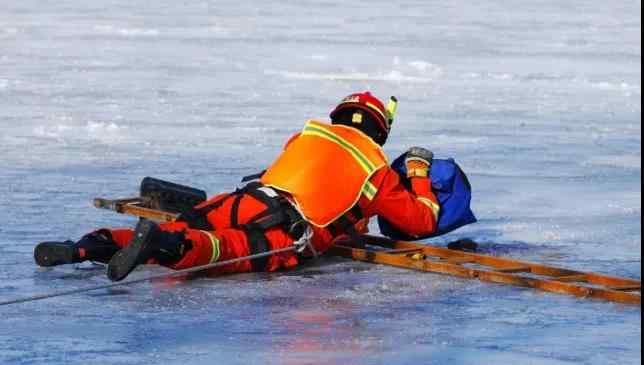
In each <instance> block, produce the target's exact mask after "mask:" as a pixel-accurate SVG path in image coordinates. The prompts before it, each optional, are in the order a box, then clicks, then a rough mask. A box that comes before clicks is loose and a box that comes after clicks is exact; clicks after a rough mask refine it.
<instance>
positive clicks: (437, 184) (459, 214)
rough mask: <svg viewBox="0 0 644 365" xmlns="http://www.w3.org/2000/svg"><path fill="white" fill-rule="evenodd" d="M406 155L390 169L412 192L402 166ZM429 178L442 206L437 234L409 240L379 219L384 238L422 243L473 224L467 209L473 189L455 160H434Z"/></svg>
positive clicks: (384, 220)
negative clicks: (420, 241) (427, 239)
mask: <svg viewBox="0 0 644 365" xmlns="http://www.w3.org/2000/svg"><path fill="white" fill-rule="evenodd" d="M406 156H407V154H403V155H402V156H400V157H398V158H397V159H396V160H395V161H394V163H393V164H392V165H391V167H392V168H393V169H394V170H395V171H396V172H397V173H398V175H400V180H401V181H402V182H403V185H405V187H406V188H407V190H409V191H411V182H410V181H409V179H408V178H407V167H406V166H405V157H406ZM429 176H430V177H431V179H432V190H433V191H434V194H436V198H438V202H439V204H440V206H441V212H440V214H439V217H438V229H437V231H436V232H435V233H434V234H431V235H428V236H424V237H410V236H408V235H406V234H404V233H402V232H400V231H399V230H398V229H397V228H396V227H394V226H393V225H392V224H391V223H389V222H388V221H387V220H386V219H384V218H382V217H380V216H379V217H378V225H379V226H380V232H381V233H382V234H383V235H385V236H387V237H390V238H393V239H397V240H405V241H413V240H421V239H426V238H431V237H438V236H442V235H444V234H447V233H449V232H452V231H454V230H456V229H458V228H460V227H463V226H465V225H468V224H472V223H475V222H476V217H475V216H474V213H473V212H472V210H471V208H470V202H471V201H472V186H471V185H470V182H469V180H468V179H467V176H466V175H465V173H464V172H463V170H461V168H460V166H458V164H457V163H456V162H455V161H454V159H451V158H450V159H447V160H439V159H435V160H434V162H433V164H432V168H431V170H430V173H429Z"/></svg>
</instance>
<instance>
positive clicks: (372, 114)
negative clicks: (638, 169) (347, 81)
mask: <svg viewBox="0 0 644 365" xmlns="http://www.w3.org/2000/svg"><path fill="white" fill-rule="evenodd" d="M396 105H397V100H396V98H395V97H391V100H390V102H389V105H387V107H386V108H385V105H384V104H383V103H382V102H381V101H380V100H378V98H376V97H375V96H373V95H371V93H370V92H368V91H366V92H364V93H357V94H352V95H349V96H347V97H346V98H344V99H342V101H341V102H340V104H339V105H338V106H337V107H336V108H335V110H333V111H332V112H331V120H332V121H333V124H344V125H349V126H351V127H355V128H357V129H360V130H362V131H363V132H365V133H366V134H367V135H369V136H370V137H371V138H372V139H373V140H374V141H375V142H376V143H378V144H380V145H383V144H384V143H385V141H386V140H387V136H388V135H389V131H390V130H391V124H392V123H393V119H394V114H395V112H396ZM360 111H362V112H365V113H366V114H367V116H368V117H367V118H363V116H362V113H360ZM356 112H357V113H360V114H359V116H356V114H354V113H356Z"/></svg>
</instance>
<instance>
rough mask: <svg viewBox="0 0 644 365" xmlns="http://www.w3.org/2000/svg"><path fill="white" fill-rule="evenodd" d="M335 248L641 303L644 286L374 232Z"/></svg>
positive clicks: (384, 260)
mask: <svg viewBox="0 0 644 365" xmlns="http://www.w3.org/2000/svg"><path fill="white" fill-rule="evenodd" d="M363 244H364V245H363ZM331 252H332V253H333V254H335V255H338V256H342V257H346V258H350V259H353V260H357V261H364V262H371V263H376V264H384V265H391V266H396V267H401V268H406V269H413V270H418V271H425V272H432V273H439V274H446V275H452V276H458V277H462V278H470V279H478V280H481V281H485V282H491V283H498V284H507V285H514V286H520V287H525V288H533V289H538V290H542V291H546V292H552V293H559V294H569V295H574V296H577V297H581V298H595V299H603V300H608V301H612V302H618V303H625V304H635V305H641V291H642V289H641V288H642V284H641V282H640V281H638V280H633V279H626V278H619V277H613V276H608V275H602V274H597V273H592V272H582V271H575V270H568V269H562V268H557V267H553V266H546V265H542V264H535V263H530V262H525V261H519V260H514V259H509V258H504V257H497V256H489V255H481V254H475V253H468V252H463V251H455V250H450V249H447V248H442V247H434V246H430V245H425V244H418V243H412V242H405V241H394V240H390V239H387V238H383V237H375V236H363V242H361V244H360V245H355V244H354V243H353V242H350V241H342V242H337V243H336V245H335V246H334V248H332V251H331Z"/></svg>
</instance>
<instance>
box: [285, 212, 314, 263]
mask: <svg viewBox="0 0 644 365" xmlns="http://www.w3.org/2000/svg"><path fill="white" fill-rule="evenodd" d="M295 232H301V236H300V238H298V239H297V241H295V242H293V246H295V252H297V253H299V254H301V253H303V252H304V250H306V248H307V247H308V248H309V249H310V250H311V253H312V254H313V257H318V252H317V250H316V249H315V247H313V244H312V238H313V229H312V228H311V225H310V224H309V223H308V222H307V221H305V220H303V219H302V220H300V221H297V222H295V223H293V225H292V226H291V228H290V229H289V232H288V234H289V235H292V234H294V233H295Z"/></svg>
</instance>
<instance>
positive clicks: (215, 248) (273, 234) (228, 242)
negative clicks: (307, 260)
mask: <svg viewBox="0 0 644 365" xmlns="http://www.w3.org/2000/svg"><path fill="white" fill-rule="evenodd" d="M189 234H191V237H192V239H191V240H192V249H191V250H189V251H188V252H187V253H186V255H185V256H184V257H183V258H182V259H181V260H180V261H178V262H177V263H176V264H174V265H172V266H170V267H171V268H173V269H175V270H181V269H187V268H190V267H195V266H202V265H208V264H211V263H215V262H222V261H228V260H232V259H236V258H240V257H246V256H249V255H252V254H256V253H260V252H257V250H256V249H253V247H257V246H258V245H256V244H252V243H251V242H250V240H249V235H248V233H247V232H245V231H243V230H239V229H231V228H229V229H224V230H219V231H215V232H206V231H189ZM264 235H265V237H266V240H267V243H268V250H269V251H272V250H277V249H280V248H285V247H288V246H290V245H292V244H293V240H292V239H291V238H290V237H289V236H288V235H287V234H286V233H284V231H282V230H281V229H271V230H268V231H267V232H265V233H264ZM297 263H298V260H297V255H296V254H295V253H294V252H286V253H282V254H279V255H272V256H270V257H269V258H268V259H267V260H266V263H265V264H264V265H262V266H260V267H259V268H258V267H257V265H253V263H251V262H250V261H248V260H247V261H241V262H238V263H234V264H230V265H225V266H222V267H218V268H215V269H211V270H209V272H208V273H209V274H231V273H242V272H251V271H271V272H272V271H277V270H280V269H290V268H293V267H295V266H296V265H297ZM260 265H261V264H260ZM254 266H255V267H254Z"/></svg>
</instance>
